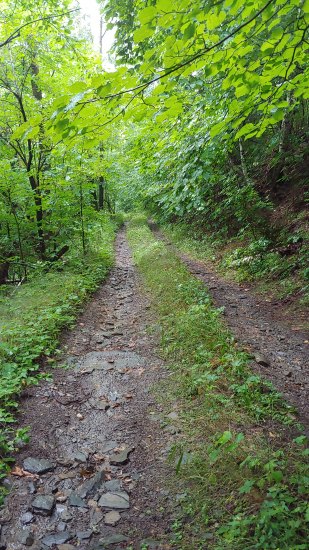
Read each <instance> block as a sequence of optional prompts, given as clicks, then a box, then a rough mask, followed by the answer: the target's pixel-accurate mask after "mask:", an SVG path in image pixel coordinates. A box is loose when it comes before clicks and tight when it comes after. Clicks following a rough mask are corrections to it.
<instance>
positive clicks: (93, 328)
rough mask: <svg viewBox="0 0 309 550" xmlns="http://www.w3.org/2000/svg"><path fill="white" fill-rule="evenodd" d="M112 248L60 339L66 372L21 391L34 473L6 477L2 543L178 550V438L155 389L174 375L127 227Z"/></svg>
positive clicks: (25, 453) (16, 547)
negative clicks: (174, 522) (155, 329)
mask: <svg viewBox="0 0 309 550" xmlns="http://www.w3.org/2000/svg"><path fill="white" fill-rule="evenodd" d="M116 254H117V263H116V266H115V268H114V269H113V270H112V272H111V274H110V276H109V278H108V280H107V282H106V284H104V285H103V286H102V288H101V289H100V290H99V291H98V292H97V293H96V295H95V297H94V298H93V300H92V302H91V303H90V304H89V305H88V307H86V309H85V311H84V313H83V314H82V315H81V317H80V318H79V320H78V324H77V327H76V328H75V329H74V330H73V331H72V332H70V333H68V334H67V336H65V337H64V342H63V350H64V353H65V356H64V358H63V363H65V364H68V365H70V368H68V369H55V370H54V372H53V375H54V379H53V382H52V383H48V382H44V383H41V384H40V385H39V386H37V387H32V388H29V389H28V390H27V392H25V394H24V395H23V399H22V403H21V410H22V414H21V416H20V425H21V426H25V425H30V426H31V427H32V429H31V442H30V444H28V445H26V446H25V447H24V448H23V449H21V451H20V453H19V455H18V456H17V457H16V461H17V462H16V463H17V466H18V467H21V468H22V467H24V469H25V470H27V471H32V472H38V473H37V475H35V474H34V476H33V477H32V478H31V477H20V478H19V477H15V476H11V477H10V478H9V479H8V480H7V483H11V484H12V491H11V494H10V496H9V497H8V498H7V502H6V506H5V508H4V509H3V510H2V512H1V524H2V537H1V543H2V544H0V548H1V549H6V550H22V549H24V548H25V547H26V546H28V547H29V548H32V549H33V550H39V549H42V550H43V549H47V548H59V550H71V549H73V548H75V547H78V548H79V550H85V549H94V550H95V549H101V550H102V549H104V548H112V549H115V548H118V549H120V548H134V549H140V548H142V549H143V550H144V549H146V548H149V549H169V548H172V545H171V544H170V543H169V542H168V541H169V540H170V536H171V533H170V525H171V518H172V517H173V513H174V511H175V501H174V497H173V496H172V494H171V492H170V490H169V489H168V487H167V484H166V480H167V479H171V477H172V475H173V474H172V471H170V467H169V466H168V465H167V463H166V456H167V454H168V451H169V448H170V445H171V444H172V442H173V441H174V440H175V438H177V437H178V435H177V433H176V432H177V430H174V429H173V427H172V426H169V425H167V426H166V427H165V428H164V426H165V424H163V422H162V416H163V413H162V409H161V408H160V406H159V405H158V404H157V403H156V402H155V400H154V398H153V396H152V395H151V387H152V386H153V384H154V383H156V382H158V381H159V380H160V381H161V382H162V379H164V377H167V376H168V373H167V372H166V371H165V370H164V368H163V365H162V363H161V362H160V360H159V359H158V358H157V357H156V356H155V355H154V349H155V342H154V340H153V338H152V337H151V336H149V334H147V332H146V328H147V323H148V322H149V319H147V318H148V317H149V311H148V306H147V300H146V298H145V296H144V295H142V294H141V293H140V291H139V280H138V276H137V274H136V272H135V269H134V268H133V265H132V260H131V255H130V252H129V248H128V245H127V242H126V239H125V234H124V232H123V231H122V232H120V234H119V235H118V238H117V241H116ZM168 412H169V411H168ZM173 414H175V413H173ZM173 414H172V416H171V418H173ZM167 422H168V420H167ZM117 449H118V450H117ZM29 458H35V459H46V460H47V461H48V463H44V462H43V463H42V462H41V461H39V462H37V461H36V460H35V461H29ZM25 460H26V462H24V461H25ZM44 470H48V471H47V472H46V473H42V471H44ZM49 470H51V471H49ZM176 500H177V499H176ZM176 506H177V503H176ZM108 523H115V525H114V526H112V525H108ZM145 539H147V540H148V542H147V544H146V543H145ZM142 541H144V543H143V542H142Z"/></svg>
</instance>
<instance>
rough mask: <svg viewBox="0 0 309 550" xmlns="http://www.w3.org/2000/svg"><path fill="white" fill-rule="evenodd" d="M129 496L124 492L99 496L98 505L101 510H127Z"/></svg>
mask: <svg viewBox="0 0 309 550" xmlns="http://www.w3.org/2000/svg"><path fill="white" fill-rule="evenodd" d="M129 500H130V498H129V495H128V493H125V492H124V491H119V492H117V493H116V492H115V493H105V494H104V495H102V496H101V498H100V500H99V502H98V505H99V506H101V507H102V508H112V509H115V510H127V509H128V508H130V504H129Z"/></svg>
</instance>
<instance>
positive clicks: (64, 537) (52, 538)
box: [41, 531, 73, 547]
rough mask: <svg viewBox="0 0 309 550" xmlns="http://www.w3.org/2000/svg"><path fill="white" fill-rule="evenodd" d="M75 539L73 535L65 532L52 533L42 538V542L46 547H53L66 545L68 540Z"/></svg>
mask: <svg viewBox="0 0 309 550" xmlns="http://www.w3.org/2000/svg"><path fill="white" fill-rule="evenodd" d="M72 538H73V535H72V533H69V532H68V531H65V532H63V533H52V534H50V535H46V536H45V537H43V538H42V540H41V542H42V543H43V544H45V545H46V546H49V547H50V546H53V545H54V544H64V543H65V542H67V541H68V540H71V539H72Z"/></svg>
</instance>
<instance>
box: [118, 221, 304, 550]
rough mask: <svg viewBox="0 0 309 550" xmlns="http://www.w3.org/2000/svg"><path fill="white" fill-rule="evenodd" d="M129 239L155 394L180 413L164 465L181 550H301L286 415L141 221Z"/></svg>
mask: <svg viewBox="0 0 309 550" xmlns="http://www.w3.org/2000/svg"><path fill="white" fill-rule="evenodd" d="M128 238H129V242H130V245H131V247H132V251H133V256H134V261H135V263H136V265H137V266H138V269H139V271H140V273H141V275H142V277H143V279H144V282H145V285H146V287H147V288H148V289H149V290H150V292H151V294H152V299H153V305H154V307H155V309H156V312H157V316H158V320H159V322H160V327H161V348H162V352H163V354H164V357H165V359H166V360H168V361H169V365H170V368H171V370H172V371H173V374H172V376H171V382H170V384H169V387H168V388H166V387H165V388H164V389H163V388H161V390H160V389H159V394H160V393H161V394H162V395H163V394H164V397H162V399H164V400H165V402H166V406H168V403H170V402H171V401H173V402H175V399H177V402H178V403H179V409H180V420H179V422H180V425H181V433H182V438H181V440H180V441H179V442H178V443H177V445H176V446H175V448H174V449H173V450H172V454H171V456H172V459H173V460H174V461H175V464H176V471H177V473H178V474H179V475H180V476H181V478H182V480H183V481H185V483H186V484H187V487H188V488H190V496H188V497H187V498H186V505H185V506H184V507H183V512H182V513H183V514H185V516H186V521H182V519H181V517H180V518H179V520H177V521H176V522H175V524H174V531H175V533H174V536H175V540H177V541H180V540H181V543H179V546H178V548H182V549H189V548H191V549H192V548H193V547H194V548H197V549H198V548H205V544H206V542H205V541H206V539H207V548H216V549H219V548H238V549H239V550H240V549H249V548H256V549H258V548H263V549H266V548H280V549H281V548H294V549H299V550H300V549H303V548H306V520H305V515H306V510H307V506H306V500H305V486H306V477H305V472H306V461H305V456H306V449H305V442H306V438H305V437H304V436H303V435H301V434H300V432H299V431H298V428H297V426H296V425H295V417H294V415H293V414H292V409H291V407H290V406H289V405H288V404H287V403H285V402H284V401H283V399H282V397H281V396H280V394H279V393H278V392H277V391H276V390H275V389H274V388H273V387H272V385H271V383H269V382H267V381H265V380H262V379H261V378H260V377H259V376H257V375H256V374H254V373H253V372H252V371H251V370H250V368H249V366H248V355H247V354H246V353H245V352H244V351H242V350H241V349H240V347H239V346H238V345H237V342H235V339H234V338H233V336H232V335H231V333H230V332H229V330H228V329H227V328H226V326H225V325H224V322H223V318H222V311H221V309H217V308H215V307H214V306H213V304H212V302H211V298H210V296H209V294H208V292H207V290H206V289H205V286H204V285H203V284H202V283H201V282H200V281H198V280H197V279H195V278H194V277H193V276H192V275H191V274H190V273H189V271H188V270H187V269H186V267H185V266H184V265H183V264H182V263H181V261H180V260H179V259H178V258H177V257H176V256H175V254H173V252H172V251H171V250H170V249H168V248H167V247H166V245H165V244H164V243H163V242H162V241H158V240H156V238H155V236H154V235H153V234H152V233H151V231H150V230H149V228H148V226H147V222H146V218H145V217H143V216H135V217H132V218H131V221H130V222H129V228H128ZM307 513H308V512H307ZM188 515H189V517H190V516H192V517H194V522H192V520H190V521H188ZM177 537H178V538H177ZM205 537H206V538H205ZM192 545H193V546H192ZM203 545H204V546H203Z"/></svg>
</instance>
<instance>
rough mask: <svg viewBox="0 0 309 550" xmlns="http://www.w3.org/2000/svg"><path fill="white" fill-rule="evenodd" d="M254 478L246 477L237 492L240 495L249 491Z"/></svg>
mask: <svg viewBox="0 0 309 550" xmlns="http://www.w3.org/2000/svg"><path fill="white" fill-rule="evenodd" d="M254 483H255V481H254V479H246V481H245V483H244V484H243V485H242V486H241V487H240V488H239V489H238V492H239V493H240V494H241V495H242V494H243V495H247V494H248V493H250V491H251V489H252V487H253V486H254Z"/></svg>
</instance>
